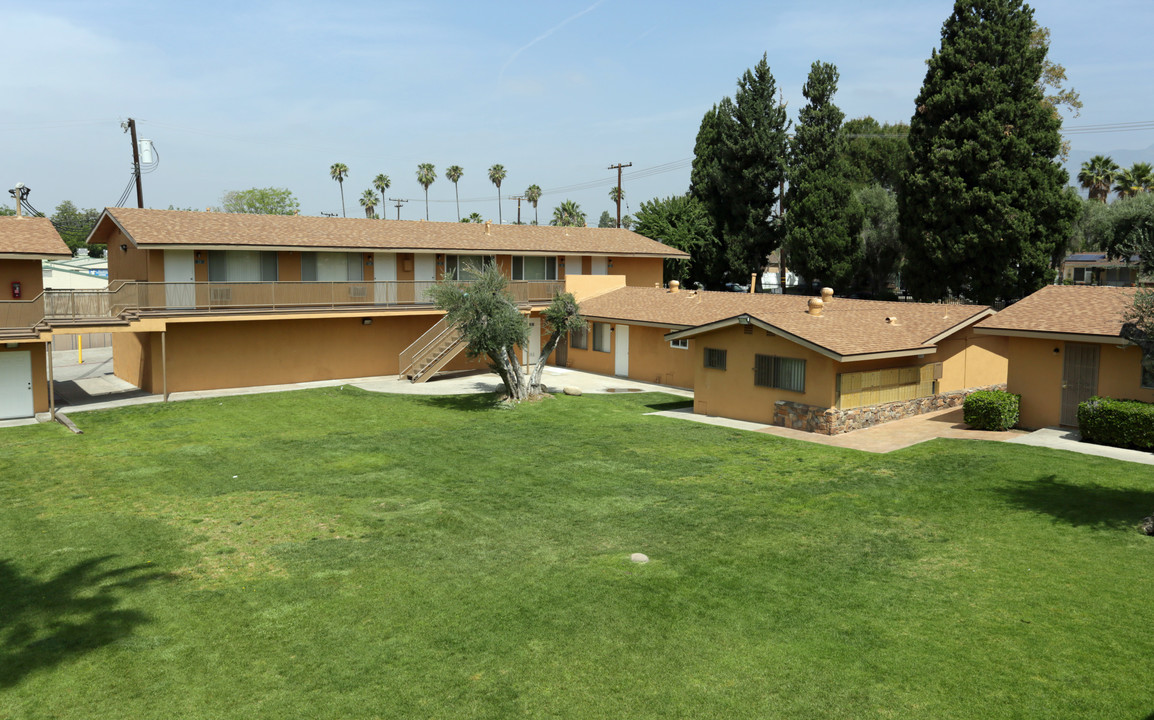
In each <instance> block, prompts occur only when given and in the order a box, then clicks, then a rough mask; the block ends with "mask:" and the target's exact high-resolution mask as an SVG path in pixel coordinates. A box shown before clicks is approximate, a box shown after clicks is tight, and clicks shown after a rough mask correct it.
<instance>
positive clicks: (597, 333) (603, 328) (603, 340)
mask: <svg viewBox="0 0 1154 720" xmlns="http://www.w3.org/2000/svg"><path fill="white" fill-rule="evenodd" d="M610 344H611V341H610V339H609V323H598V322H595V323H593V349H594V350H596V351H597V352H609V346H610Z"/></svg>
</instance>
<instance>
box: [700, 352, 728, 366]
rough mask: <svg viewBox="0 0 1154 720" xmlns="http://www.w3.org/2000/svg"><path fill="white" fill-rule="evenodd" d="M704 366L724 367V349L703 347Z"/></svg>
mask: <svg viewBox="0 0 1154 720" xmlns="http://www.w3.org/2000/svg"><path fill="white" fill-rule="evenodd" d="M705 367H707V368H713V369H715V370H724V369H725V351H724V350H718V349H717V348H705Z"/></svg>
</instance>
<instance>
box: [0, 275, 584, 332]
mask: <svg viewBox="0 0 1154 720" xmlns="http://www.w3.org/2000/svg"><path fill="white" fill-rule="evenodd" d="M434 284H435V283H434V282H432V281H422V280H416V281H412V280H410V281H365V282H325V281H321V282H292V281H288V282H162V283H154V282H136V281H132V280H129V281H123V280H121V281H113V282H112V283H111V284H110V286H109V289H108V290H45V291H44V293H43V294H42V295H40V296H37V297H36V298H35V299H33V300H13V301H2V302H0V328H17V329H19V328H32V327H35V326H36V325H37V324H39V323H40V322H42V321H48V322H61V323H68V322H72V323H75V322H85V321H92V320H108V319H117V318H121V317H122V316H123V314H124V313H125V312H128V311H131V312H141V313H151V314H157V313H166V312H183V311H188V312H193V313H195V312H228V311H237V310H245V309H257V310H286V309H310V308H313V309H326V308H327V309H337V308H372V307H390V306H398V307H404V306H411V305H432V300H431V299H430V298H429V296H428V291H429V289H430V288H431V287H432V286H433V285H434ZM563 289H564V283H563V282H555V281H525V280H516V281H513V282H510V283H509V290H510V292H511V293H512V295H513V297H514V298H515V299H516V300H517V301H518V302H521V303H527V302H544V301H548V300H551V299H552V298H553V295H554V294H555V293H557V292H561V291H562V290H563Z"/></svg>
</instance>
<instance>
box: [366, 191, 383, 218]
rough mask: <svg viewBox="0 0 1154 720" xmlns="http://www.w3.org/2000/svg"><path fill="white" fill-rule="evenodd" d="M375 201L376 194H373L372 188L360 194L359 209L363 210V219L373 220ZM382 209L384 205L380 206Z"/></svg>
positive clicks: (375, 207) (375, 208)
mask: <svg viewBox="0 0 1154 720" xmlns="http://www.w3.org/2000/svg"><path fill="white" fill-rule="evenodd" d="M377 199H378V198H377V194H376V193H375V192H373V190H372V188H369V189H368V190H365V191H364V192H363V193H362V194H361V200H360V202H361V207H363V208H364V209H365V217H367V218H368V219H370V220H372V219H373V215H376V214H377ZM384 207H385V206H384V205H381V208H384Z"/></svg>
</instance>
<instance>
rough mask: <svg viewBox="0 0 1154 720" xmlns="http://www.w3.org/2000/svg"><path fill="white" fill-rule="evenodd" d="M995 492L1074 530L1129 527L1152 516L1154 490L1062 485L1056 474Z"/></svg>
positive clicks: (1063, 483) (1083, 484)
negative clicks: (1067, 524) (1085, 527)
mask: <svg viewBox="0 0 1154 720" xmlns="http://www.w3.org/2000/svg"><path fill="white" fill-rule="evenodd" d="M997 492H998V493H999V494H1001V495H1003V496H1004V497H1005V498H1006V499H1007V500H1009V501H1010V503H1011V504H1013V505H1015V506H1017V507H1019V508H1021V509H1023V510H1031V511H1033V512H1041V513H1045V514H1047V515H1050V516H1051V517H1053V518H1054V519H1055V520H1060V521H1062V522H1065V523H1069V524H1070V525H1073V526H1075V527H1077V526H1089V527H1101V528H1113V529H1121V528H1128V527H1132V526H1136V525H1137V524H1138V523H1139V521H1141V520H1142V518H1143V517H1146V516H1147V515H1150V514H1151V513H1154V491H1149V490H1130V489H1124V488H1111V487H1103V486H1102V485H1098V484H1096V483H1093V482H1089V481H1087V482H1085V483H1079V484H1072V483H1065V482H1061V481H1059V480H1058V479H1057V476H1056V475H1045V476H1042V477H1039V478H1038V479H1037V480H1033V481H1025V482H1019V483H1015V484H1014V485H1013V486H1011V487H1008V488H1001V489H999V490H997Z"/></svg>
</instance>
